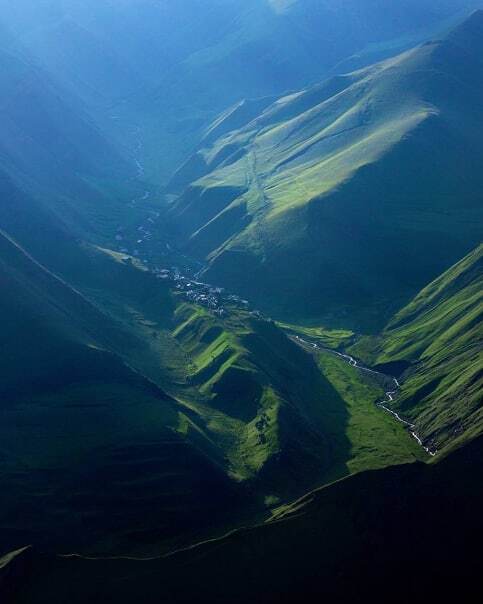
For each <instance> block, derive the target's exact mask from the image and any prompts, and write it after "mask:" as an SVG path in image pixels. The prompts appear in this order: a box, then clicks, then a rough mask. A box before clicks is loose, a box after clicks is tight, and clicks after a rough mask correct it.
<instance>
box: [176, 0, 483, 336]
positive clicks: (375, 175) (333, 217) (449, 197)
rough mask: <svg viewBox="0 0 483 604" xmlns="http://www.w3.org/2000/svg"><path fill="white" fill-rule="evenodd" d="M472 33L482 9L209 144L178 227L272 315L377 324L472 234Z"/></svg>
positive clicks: (279, 104) (476, 136) (477, 92)
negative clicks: (443, 33)
mask: <svg viewBox="0 0 483 604" xmlns="http://www.w3.org/2000/svg"><path fill="white" fill-rule="evenodd" d="M482 39H483V13H482V12H477V13H475V14H474V15H473V16H472V17H471V18H470V19H469V20H468V21H466V22H465V23H464V24H463V25H462V26H460V27H459V28H458V29H457V30H455V31H454V32H453V33H451V34H449V35H448V36H447V37H445V38H444V39H443V40H441V41H435V42H433V43H428V44H426V45H423V46H422V47H419V48H417V49H415V50H412V51H409V52H407V53H404V54H402V55H400V56H398V57H396V58H394V59H390V60H388V61H386V62H383V63H380V64H377V65H375V66H373V67H369V68H366V69H364V70H362V71H359V72H355V73H353V74H349V75H344V76H338V77H335V78H332V79H331V80H329V81H327V82H324V83H322V84H320V85H318V86H315V87H313V88H309V89H307V90H304V91H302V92H299V93H294V94H291V95H288V96H286V97H283V98H281V99H279V100H278V101H276V102H275V103H273V104H272V105H270V106H268V107H267V108H266V109H265V110H264V111H263V112H261V113H260V114H259V116H258V117H256V118H253V119H250V120H249V121H248V123H247V124H246V125H245V126H243V127H240V128H238V129H237V130H232V131H231V132H228V133H226V134H224V135H223V136H222V137H221V138H219V139H218V140H217V141H215V142H214V143H212V144H209V145H207V146H206V148H204V149H202V150H200V151H199V152H198V154H197V155H196V156H195V157H194V158H193V159H192V160H191V163H188V164H187V165H186V166H185V167H184V168H183V172H182V173H180V174H179V175H178V179H177V182H176V184H177V187H180V184H181V182H180V177H182V178H181V180H184V183H185V187H186V188H185V190H184V193H183V194H182V195H181V196H180V198H179V199H178V201H177V202H176V203H175V204H174V206H173V208H172V209H171V219H172V221H173V223H174V227H175V230H177V233H178V236H179V238H180V240H181V241H182V242H183V244H184V245H185V246H186V247H187V248H188V249H189V250H190V251H191V252H192V253H195V254H198V255H199V256H200V257H204V258H206V260H207V261H208V269H207V274H208V275H209V276H210V278H211V279H213V280H218V281H221V282H224V283H226V284H228V285H229V286H231V287H236V288H238V289H239V290H241V291H242V293H243V294H244V295H246V296H248V297H250V298H252V299H254V300H255V301H256V302H257V303H258V304H260V305H261V306H262V307H263V308H265V309H267V310H270V311H271V312H273V313H276V314H278V315H283V314H284V313H285V314H286V315H287V316H290V317H291V318H293V316H294V315H296V316H298V317H302V318H307V317H312V318H313V317H317V318H318V319H319V320H320V319H324V320H325V321H326V322H332V323H333V324H336V323H339V324H340V323H344V321H345V323H346V324H350V323H351V321H352V324H355V325H357V323H359V327H360V326H363V327H366V328H371V327H372V328H374V326H377V325H381V324H382V322H383V321H384V318H385V317H388V316H390V310H391V308H392V309H393V310H396V307H397V304H398V301H399V304H401V302H402V301H405V300H406V299H407V298H408V297H409V296H410V295H414V294H415V293H416V291H417V290H418V289H419V288H420V287H422V286H423V285H424V284H425V283H427V282H428V281H429V280H430V279H431V278H434V277H435V276H436V275H437V274H439V273H441V272H442V270H444V268H445V267H447V266H448V265H449V264H451V263H452V262H454V261H455V260H457V258H458V257H461V255H463V254H464V253H466V252H468V251H469V249H471V247H474V245H475V244H477V243H478V242H479V240H480V237H481V226H480V225H481V220H480V218H481V193H480V192H481V190H482V188H483V187H482V185H483V183H482V181H481V170H479V168H478V166H479V165H480V164H481V161H482V159H483V147H482V144H481V141H482V140H483V137H482V136H481V132H482V131H483V125H482V121H481V112H480V107H481V102H482V99H483V80H482V77H481V73H482V72H481V61H480V54H481V40H482ZM218 128H220V125H219V124H218ZM190 165H191V166H192V178H194V179H195V180H194V181H193V182H191V183H190V182H189V181H190V178H189V174H190ZM203 170H204V171H205V175H204V176H201V177H200V174H202V171H203ZM301 265H303V269H304V270H299V268H300V266H301ZM347 313H349V314H350V315H351V317H352V319H344V317H345V316H346V314H347Z"/></svg>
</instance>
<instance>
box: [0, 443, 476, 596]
mask: <svg viewBox="0 0 483 604" xmlns="http://www.w3.org/2000/svg"><path fill="white" fill-rule="evenodd" d="M481 464H482V444H481V439H480V440H479V441H475V442H474V443H472V445H471V446H468V447H467V448H465V449H463V450H460V451H457V452H456V453H454V454H453V455H451V456H450V457H449V458H447V459H445V460H443V461H442V462H440V463H438V464H433V466H432V467H428V466H425V465H423V464H412V465H408V466H399V467H395V468H390V469H386V470H381V471H377V472H369V473H363V474H360V475H358V476H355V477H351V478H348V479H346V480H343V481H340V482H338V483H336V484H334V485H331V486H328V487H325V488H323V489H320V490H318V491H314V492H312V493H310V494H308V495H307V496H306V497H304V498H302V499H300V500H299V501H297V502H295V503H294V504H293V506H289V507H288V508H286V509H285V510H282V511H281V512H280V513H279V514H278V516H277V517H276V518H275V519H274V520H273V521H272V522H268V523H266V524H264V525H261V526H257V527H253V528H247V529H243V530H240V531H237V532H235V533H232V534H230V535H227V536H226V537H224V538H222V539H218V540H213V541H211V542H205V543H203V544H200V545H199V546H198V547H194V548H191V549H188V550H186V551H184V552H179V553H177V554H174V555H171V556H168V557H166V558H164V559H154V560H147V561H135V560H127V559H126V560H86V559H82V558H79V557H70V558H63V557H49V556H45V555H41V554H39V553H38V552H36V551H32V550H27V551H23V552H18V553H13V554H11V556H10V557H9V558H5V559H4V569H3V573H2V575H3V577H4V590H5V592H6V593H10V595H11V596H12V597H13V598H14V600H13V601H15V602H16V604H20V603H23V602H25V603H27V602H28V603H29V604H34V603H36V602H45V601H55V600H56V599H57V600H59V601H63V600H68V601H69V602H73V603H76V604H77V603H79V604H84V603H87V602H89V603H96V602H103V601H106V600H107V601H109V600H112V601H116V602H120V603H123V602H126V603H127V602H131V601H132V600H133V599H141V600H142V601H143V602H145V603H146V604H148V603H151V602H158V601H159V598H160V597H162V598H163V600H164V601H166V602H177V603H182V602H193V601H196V602H211V603H212V602H226V601H230V602H246V601H247V600H251V601H256V602H260V603H261V604H265V603H269V602H287V603H289V602H290V603H295V602H300V601H301V600H303V601H304V602H314V603H315V602H320V601H321V600H323V599H330V600H333V601H337V602H354V601H358V600H362V599H364V600H366V599H367V600H370V601H372V602H387V597H388V593H390V594H391V601H393V602H397V603H401V604H402V603H407V602H408V601H411V602H415V603H417V604H421V603H422V602H426V601H428V599H432V598H434V599H438V600H439V601H443V602H448V601H451V599H452V598H454V597H457V598H459V597H461V598H465V599H466V598H468V599H470V600H471V599H472V597H473V596H474V595H475V593H479V590H480V585H479V583H478V564H479V558H480V550H481V536H482V528H483V527H482V524H481V518H480V513H479V511H480V507H481V503H482V500H483V492H482V486H481V481H478V480H475V476H478V474H479V473H480V472H481ZM448 485H450V488H448ZM394 586H398V588H397V589H394ZM7 590H8V592H7Z"/></svg>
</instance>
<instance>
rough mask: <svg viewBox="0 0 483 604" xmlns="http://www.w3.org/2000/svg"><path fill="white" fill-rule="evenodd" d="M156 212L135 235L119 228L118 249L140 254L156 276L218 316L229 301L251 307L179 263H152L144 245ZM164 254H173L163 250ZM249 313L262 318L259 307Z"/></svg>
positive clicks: (139, 257) (138, 255) (235, 304)
mask: <svg viewBox="0 0 483 604" xmlns="http://www.w3.org/2000/svg"><path fill="white" fill-rule="evenodd" d="M153 215H154V218H153V217H150V218H148V219H147V223H146V224H145V225H141V226H139V227H137V230H136V233H135V238H133V237H132V236H131V237H129V236H127V234H126V233H125V229H124V228H123V227H119V228H118V230H117V234H116V237H115V238H116V242H117V243H118V246H119V247H118V250H119V251H120V252H121V253H122V254H129V255H132V256H134V257H136V258H138V259H139V260H140V261H141V262H142V263H143V264H144V265H146V267H147V268H148V269H149V270H150V271H151V272H152V273H153V274H154V275H156V278H157V279H162V280H166V281H172V282H173V283H174V285H175V288H176V289H177V290H178V291H180V292H182V294H183V295H184V296H186V298H187V299H188V300H190V301H191V302H194V303H196V304H200V305H201V306H204V307H205V308H208V309H209V310H211V311H212V312H213V313H214V314H217V315H218V316H224V315H225V314H226V313H227V310H226V306H227V305H230V306H238V307H241V308H244V309H248V307H249V303H248V301H247V300H243V299H242V298H240V297H239V296H236V295H233V294H230V295H227V294H226V293H225V291H224V289H223V288H221V287H214V286H212V285H209V284H208V283H202V282H200V281H197V280H196V279H193V278H191V279H190V278H189V277H187V276H185V275H183V274H182V273H181V271H180V269H179V268H178V267H176V266H172V267H171V268H159V267H156V266H153V265H152V264H153V263H152V262H150V261H149V260H148V259H147V258H146V252H147V249H146V245H145V244H146V243H148V242H149V241H151V240H152V238H153V234H152V231H151V228H150V227H152V226H153V225H154V224H155V218H158V217H159V213H154V214H153ZM127 245H130V246H132V247H133V249H132V251H130V250H129V248H128V247H126V246H127ZM166 249H167V250H168V252H170V251H171V247H170V246H169V244H166ZM162 255H163V256H164V255H171V254H164V253H163V254H162ZM250 314H251V315H253V316H255V317H258V318H261V313H260V312H259V311H252V312H251V313H250Z"/></svg>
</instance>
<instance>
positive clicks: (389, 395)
mask: <svg viewBox="0 0 483 604" xmlns="http://www.w3.org/2000/svg"><path fill="white" fill-rule="evenodd" d="M292 339H293V340H294V341H295V342H297V343H298V344H300V345H303V346H308V347H309V348H313V349H314V350H322V351H324V352H328V353H330V354H334V355H336V356H338V357H340V358H342V359H344V360H345V361H346V362H347V363H349V365H351V367H356V368H357V369H358V370H359V371H365V372H366V373H372V374H374V375H377V376H379V377H381V378H383V379H384V380H385V381H390V382H391V383H392V385H393V388H391V389H390V390H387V391H386V393H385V394H386V398H385V399H384V400H383V401H379V402H378V403H376V405H377V407H379V408H380V409H384V411H386V412H387V413H390V414H391V415H392V416H393V417H394V418H396V420H397V421H398V422H400V423H401V424H403V425H404V426H406V428H407V429H408V431H409V433H410V434H411V436H412V437H413V438H414V439H415V440H416V441H417V443H418V445H420V446H421V447H422V448H423V449H424V450H425V451H426V453H428V455H431V457H434V456H435V455H436V453H437V451H432V450H431V449H430V448H429V447H426V446H425V445H424V443H423V441H422V439H421V437H420V436H419V435H418V433H417V432H416V430H415V428H416V426H415V424H412V423H411V422H408V421H407V420H405V419H404V418H403V417H401V416H400V415H399V413H397V412H396V411H394V410H393V409H391V408H390V407H388V405H389V404H390V403H392V402H393V401H394V400H395V397H396V395H397V393H398V391H399V390H400V388H401V384H400V383H399V382H398V380H397V379H396V378H395V377H393V376H391V375H387V374H385V373H381V372H380V371H375V370H374V369H370V368H369V367H365V366H364V365H361V364H360V363H359V361H357V359H355V358H354V357H353V356H351V355H350V354H344V353H342V352H337V351H336V350H332V349H331V348H325V347H323V346H320V345H319V344H316V343H315V342H309V341H308V340H304V339H303V338H301V337H300V336H293V337H292Z"/></svg>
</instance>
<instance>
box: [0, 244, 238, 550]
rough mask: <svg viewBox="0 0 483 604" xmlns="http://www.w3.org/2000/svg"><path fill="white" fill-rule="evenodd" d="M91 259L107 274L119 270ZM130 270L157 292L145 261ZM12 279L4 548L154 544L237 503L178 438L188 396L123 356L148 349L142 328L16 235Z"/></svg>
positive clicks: (124, 275)
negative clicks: (118, 317)
mask: <svg viewBox="0 0 483 604" xmlns="http://www.w3.org/2000/svg"><path fill="white" fill-rule="evenodd" d="M85 256H86V262H85V263H84V267H85V268H86V269H89V268H90V269H91V270H92V266H91V267H89V256H88V254H87V253H86V254H85ZM90 261H91V264H94V265H96V264H98V265H100V266H98V268H97V270H98V272H99V273H100V274H98V278H102V275H103V271H106V273H109V272H110V273H115V272H116V266H115V265H114V263H113V262H111V265H110V263H109V260H107V259H106V260H104V259H103V258H99V259H98V260H92V259H91V260H90ZM103 264H106V265H107V266H103ZM117 270H118V275H117V276H118V278H119V279H120V280H124V282H128V283H129V285H130V287H133V288H137V291H138V294H139V295H140V296H145V297H146V296H147V295H148V294H149V293H151V295H152V292H149V282H148V284H147V286H146V285H144V287H143V279H142V277H143V276H142V275H139V276H138V275H137V274H136V271H135V269H129V268H126V270H124V271H122V270H119V269H117ZM131 272H132V273H134V274H131ZM0 286H1V291H2V296H1V299H0V326H1V337H0V350H1V352H2V367H1V369H0V397H1V400H2V404H1V407H0V415H1V418H2V420H1V429H0V433H1V438H0V440H1V443H2V444H1V446H0V480H1V484H2V497H1V503H0V542H1V543H2V544H3V547H5V545H6V544H7V543H11V544H19V545H20V544H22V543H24V542H25V540H28V541H34V542H36V543H42V544H43V546H44V547H47V548H52V549H54V550H57V549H58V548H61V549H63V550H65V549H70V548H71V547H76V548H81V549H83V550H84V551H85V550H87V551H92V550H93V549H97V550H101V551H113V550H117V549H119V548H120V549H122V550H123V551H128V550H131V551H132V550H133V549H135V548H138V549H140V550H145V549H149V548H150V547H151V544H152V543H157V544H160V543H161V542H169V541H171V540H173V539H174V540H177V539H178V538H180V537H181V538H182V535H185V536H186V535H189V538H192V534H193V531H194V532H196V531H198V530H200V529H201V530H203V529H202V527H203V526H206V524H208V525H211V524H213V518H214V517H218V516H219V515H220V514H223V512H224V511H226V510H228V509H229V508H231V507H232V506H233V504H234V500H235V489H234V486H233V485H232V484H230V481H229V479H228V477H227V476H226V474H225V473H224V472H223V470H222V469H221V468H220V467H219V466H218V463H217V461H216V459H214V458H213V457H212V458H211V459H210V458H209V457H208V456H207V455H206V454H204V453H203V452H202V451H200V450H199V449H198V448H197V447H196V446H195V445H194V443H193V442H192V441H191V440H190V439H186V438H184V437H183V436H181V435H179V434H178V433H177V431H176V429H177V426H178V423H179V422H180V421H181V417H182V415H181V413H180V409H179V406H178V404H177V402H176V401H175V400H174V399H172V398H171V397H170V396H168V395H167V394H166V393H165V392H164V391H163V390H162V389H161V388H160V387H159V386H158V385H156V384H155V383H154V382H153V381H151V380H149V379H147V378H146V377H145V376H144V375H143V374H142V373H140V372H139V371H138V370H136V369H134V368H133V367H132V365H130V364H129V359H128V357H129V354H123V352H124V353H125V351H129V352H130V353H131V354H132V355H133V356H135V351H143V350H144V347H145V345H144V344H143V342H142V340H141V339H140V338H139V337H138V336H136V335H133V334H132V333H129V332H128V331H127V330H126V329H125V328H124V327H123V326H122V325H120V324H119V323H118V322H116V321H115V320H114V319H113V318H112V317H110V316H109V315H108V314H106V313H104V312H102V311H101V310H100V309H99V308H97V307H96V305H95V304H94V303H93V302H92V301H90V300H88V299H87V297H86V296H85V295H83V294H82V293H81V292H79V291H78V290H76V289H75V288H73V287H72V286H71V285H69V284H68V283H67V282H66V281H65V280H63V279H62V278H61V277H59V276H57V275H56V274H54V273H52V272H51V271H49V270H48V269H47V268H45V267H44V266H42V265H41V264H39V263H38V262H37V261H36V260H35V259H34V258H33V257H32V256H30V255H29V254H28V253H27V252H26V251H25V250H24V249H22V248H21V247H20V246H19V245H18V244H16V243H15V242H14V241H13V240H11V239H10V238H9V237H8V236H7V235H5V234H1V235H0ZM111 295H113V294H112V292H111ZM158 298H159V301H160V302H161V301H162V295H161V294H158ZM146 530H147V532H146Z"/></svg>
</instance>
